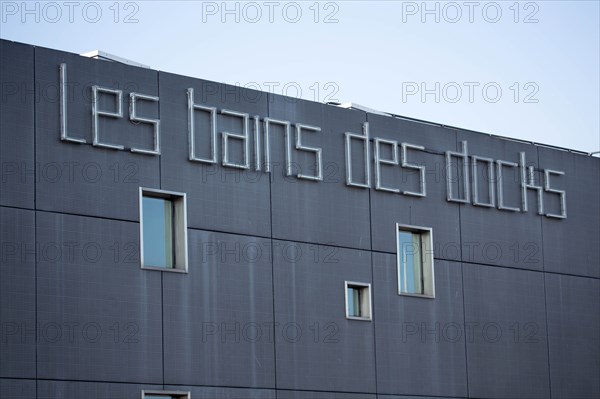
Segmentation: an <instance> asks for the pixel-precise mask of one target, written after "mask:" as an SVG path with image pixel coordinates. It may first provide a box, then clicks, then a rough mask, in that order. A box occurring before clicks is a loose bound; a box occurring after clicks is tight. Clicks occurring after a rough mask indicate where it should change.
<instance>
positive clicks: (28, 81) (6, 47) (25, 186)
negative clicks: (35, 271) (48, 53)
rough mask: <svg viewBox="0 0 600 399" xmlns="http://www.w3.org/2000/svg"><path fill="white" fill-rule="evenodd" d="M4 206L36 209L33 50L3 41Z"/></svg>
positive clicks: (0, 148) (0, 152)
mask: <svg viewBox="0 0 600 399" xmlns="http://www.w3.org/2000/svg"><path fill="white" fill-rule="evenodd" d="M0 59H2V60H3V61H4V60H10V62H3V63H2V68H0V86H1V87H2V98H1V99H0V115H1V116H2V117H0V159H1V160H2V161H1V163H0V166H1V171H2V176H1V179H0V205H8V206H18V207H22V208H33V196H34V194H33V184H34V181H35V174H34V173H35V168H34V166H35V165H34V161H33V151H34V145H33V143H34V139H33V130H34V128H33V126H34V125H33V121H34V102H35V95H34V88H33V85H34V83H33V47H31V46H27V45H23V44H20V43H14V42H9V41H6V40H0Z"/></svg>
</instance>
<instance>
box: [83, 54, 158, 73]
mask: <svg viewBox="0 0 600 399" xmlns="http://www.w3.org/2000/svg"><path fill="white" fill-rule="evenodd" d="M79 55H81V56H83V57H88V58H95V59H97V60H106V61H113V62H118V63H121V64H126V65H131V66H135V67H140V68H148V69H150V67H149V66H148V65H144V64H140V63H139V62H135V61H131V60H128V59H126V58H121V57H118V56H116V55H113V54H109V53H105V52H104V51H100V50H94V51H88V52H87V53H82V54H79Z"/></svg>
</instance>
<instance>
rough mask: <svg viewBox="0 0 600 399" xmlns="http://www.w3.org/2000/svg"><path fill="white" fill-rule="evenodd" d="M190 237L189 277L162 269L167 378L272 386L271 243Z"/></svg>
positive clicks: (205, 234)
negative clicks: (165, 271)
mask: <svg viewBox="0 0 600 399" xmlns="http://www.w3.org/2000/svg"><path fill="white" fill-rule="evenodd" d="M188 234H189V248H190V252H189V254H190V267H189V274H187V275H183V274H173V273H164V274H163V282H164V299H163V301H164V307H165V311H164V320H165V322H164V334H165V340H164V348H165V349H164V352H165V382H166V383H169V384H189V385H213V386H231V387H233V386H240V387H260V388H269V387H274V386H275V366H274V362H275V357H274V354H273V350H274V345H273V334H272V329H273V291H272V269H271V258H270V243H269V240H266V239H256V238H253V237H246V236H237V235H230V234H223V233H212V232H205V231H199V230H191V229H190V230H189V231H188Z"/></svg>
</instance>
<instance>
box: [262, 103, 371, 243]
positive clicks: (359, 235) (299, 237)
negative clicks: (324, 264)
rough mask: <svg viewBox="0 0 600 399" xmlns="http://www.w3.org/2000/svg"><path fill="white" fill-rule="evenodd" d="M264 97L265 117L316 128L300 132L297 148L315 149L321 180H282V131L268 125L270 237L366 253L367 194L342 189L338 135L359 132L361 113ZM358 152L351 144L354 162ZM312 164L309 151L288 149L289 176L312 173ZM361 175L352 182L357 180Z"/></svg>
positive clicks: (341, 152) (341, 140) (342, 163)
mask: <svg viewBox="0 0 600 399" xmlns="http://www.w3.org/2000/svg"><path fill="white" fill-rule="evenodd" d="M269 98H270V102H269V117H271V118H275V119H280V120H285V121H288V122H291V123H292V124H296V123H301V124H306V125H311V126H316V127H320V128H321V131H320V132H310V131H303V133H302V144H303V145H306V146H314V147H317V148H321V149H322V157H323V181H320V182H317V181H310V180H306V179H297V178H296V177H286V176H285V166H284V165H285V156H284V148H285V144H284V143H285V140H284V134H283V130H284V129H283V127H280V126H276V125H272V126H271V132H270V136H271V137H270V141H271V149H272V156H271V163H273V164H274V165H273V173H272V179H273V184H272V186H271V190H272V197H271V198H272V211H273V237H274V238H280V239H286V240H296V241H305V242H313V243H318V244H329V245H336V246H346V247H352V248H358V249H369V248H370V247H371V244H370V232H369V190H367V189H362V188H357V187H348V186H346V174H345V168H346V166H345V155H344V151H345V144H344V143H345V142H344V133H345V132H352V133H358V134H361V133H362V131H363V130H362V129H363V123H364V122H365V121H366V115H365V113H364V112H361V111H354V110H345V109H342V108H338V107H334V106H330V105H324V104H319V103H315V102H310V101H304V100H299V99H293V98H289V97H283V96H276V95H270V96H269ZM292 137H295V131H294V126H293V125H292ZM292 145H293V141H292ZM361 151H362V148H358V146H356V148H355V151H354V152H355V154H354V156H353V160H355V161H356V162H362V160H363V158H364V156H363V155H362V153H361ZM314 165H315V156H314V154H313V153H308V152H305V151H296V150H293V151H292V171H293V173H294V174H298V173H302V174H305V175H315V174H316V171H315V167H314ZM363 174H364V172H363V173H361V174H359V175H358V176H355V178H356V179H357V180H362V179H363Z"/></svg>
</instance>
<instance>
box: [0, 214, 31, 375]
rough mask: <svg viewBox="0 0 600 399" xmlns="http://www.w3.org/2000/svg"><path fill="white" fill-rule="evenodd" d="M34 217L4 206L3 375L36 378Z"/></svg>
mask: <svg viewBox="0 0 600 399" xmlns="http://www.w3.org/2000/svg"><path fill="white" fill-rule="evenodd" d="M34 217H35V214H34V212H33V211H28V210H20V209H13V208H5V207H0V245H1V246H2V247H1V250H0V253H1V257H0V353H1V355H0V377H18V378H35V342H36V332H35V311H36V309H35V219H34Z"/></svg>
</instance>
